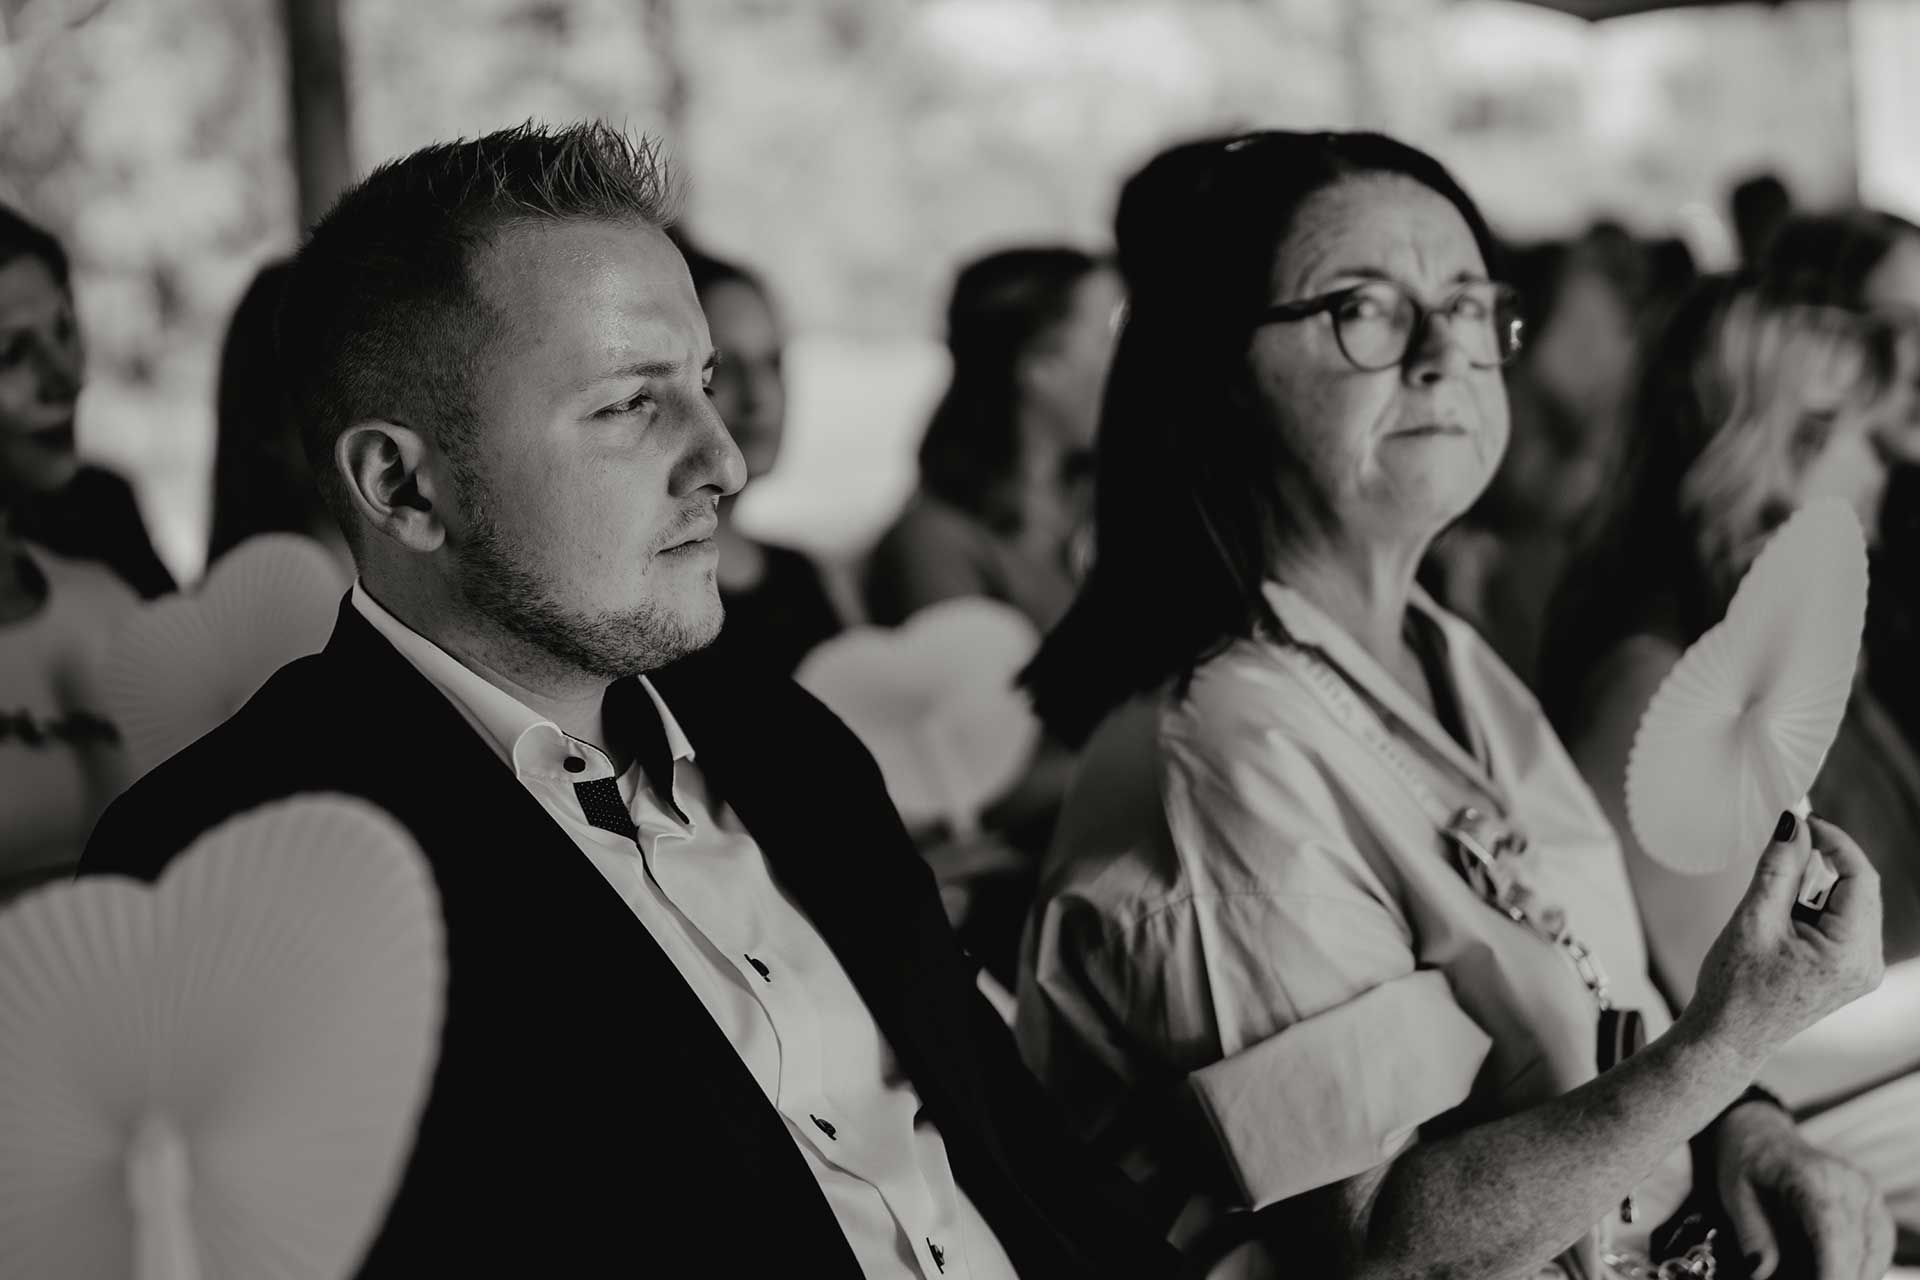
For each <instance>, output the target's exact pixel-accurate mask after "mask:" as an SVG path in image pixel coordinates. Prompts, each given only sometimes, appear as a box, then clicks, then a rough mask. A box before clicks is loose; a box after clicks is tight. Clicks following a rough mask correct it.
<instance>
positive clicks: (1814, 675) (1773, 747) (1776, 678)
mask: <svg viewBox="0 0 1920 1280" xmlns="http://www.w3.org/2000/svg"><path fill="white" fill-rule="evenodd" d="M1866 610H1867V549H1866V543H1865V541H1864V540H1863V539H1862V537H1861V534H1860V525H1859V522H1858V520H1857V519H1856V518H1855V517H1854V514H1853V512H1852V510H1851V509H1849V508H1848V507H1847V506H1846V505H1845V504H1843V503H1840V502H1837V501H1831V500H1823V501H1819V502H1814V503H1809V504H1808V505H1807V506H1805V507H1803V508H1801V509H1800V510H1799V511H1798V512H1796V513H1795V514H1794V515H1793V517H1792V518H1791V519H1789V520H1788V521H1787V522H1786V524H1784V525H1782V526H1781V528H1780V529H1779V530H1778V531H1777V532H1776V533H1775V534H1774V535H1773V537H1772V538H1771V539H1769V540H1768V542H1767V545H1766V546H1765V547H1764V548H1762V550H1761V552H1760V554H1759V556H1758V557H1757V558H1756V559H1755V560H1754V562H1753V567H1752V568H1751V569H1749V570H1748V571H1747V575H1746V577H1745V578H1743V579H1741V582H1740V586H1739V589H1738V590H1737V591H1735V593H1734V596H1733V602H1732V604H1730V605H1729V606H1728V608H1727V616H1726V617H1725V618H1724V619H1723V620H1722V621H1721V622H1720V624H1719V625H1718V626H1715V627H1714V628H1713V629H1712V630H1710V631H1708V632H1707V633H1706V634H1705V635H1703V636H1701V637H1700V638H1699V639H1698V640H1697V641H1695V642H1694V643H1693V644H1692V645H1691V646H1690V647H1689V648H1688V649H1687V651H1686V653H1685V654H1683V655H1681V658H1680V661H1679V662H1678V663H1677V664H1675V666H1674V668H1673V670H1672V671H1670V672H1668V673H1667V678H1666V679H1665V680H1664V681H1663V682H1662V683H1661V685H1660V688H1659V689H1658V690H1657V691H1655V693H1654V695H1653V698H1652V700H1651V701H1650V702H1649V703H1648V704H1647V709H1646V711H1645V713H1644V714H1643V715H1642V716H1641V718H1640V727H1639V730H1638V732H1636V734H1635V735H1634V741H1633V751H1632V754H1631V755H1630V756H1629V757H1628V761H1627V816H1628V818H1629V819H1630V820H1631V821H1632V823H1633V831H1634V835H1635V837H1636V838H1638V840H1639V841H1640V844H1641V847H1642V848H1644V849H1645V850H1646V851H1647V854H1648V856H1650V857H1652V858H1654V859H1655V860H1657V861H1658V862H1660V863H1662V864H1664V865H1665V866H1667V867H1670V868H1672V869H1673V870H1675V871H1679V872H1682V873H1686V874H1693V875H1704V874H1707V873H1709V872H1712V871H1717V870H1720V869H1722V868H1724V867H1729V866H1732V865H1734V864H1735V863H1736V862H1739V861H1741V860H1743V859H1744V860H1748V861H1751V860H1752V859H1755V858H1758V857H1759V856H1760V852H1761V850H1763V849H1764V848H1766V845H1767V841H1768V840H1769V839H1770V838H1771V832H1772V829H1773V826H1774V824H1775V823H1776V822H1777V821H1779V818H1780V813H1781V811H1782V810H1785V809H1789V808H1792V807H1793V806H1794V805H1795V804H1796V803H1798V802H1799V801H1800V800H1801V798H1802V797H1804V796H1805V795H1806V792H1807V789H1808V788H1809V787H1811V786H1812V785H1813V780H1814V778H1815V777H1816V776H1817V775H1818V774H1819V772H1820V766H1821V763H1822V762H1823V761H1825V759H1826V756H1827V749H1828V748H1829V747H1831V746H1832V745H1833V739H1834V735H1835V734H1836V733H1837V732H1838V731H1839V728H1840V720H1841V717H1842V716H1844V715H1845V714H1846V708H1847V698H1848V695H1849V694H1850V693H1851V691H1852V688H1853V674H1854V666H1855V663H1856V662H1857V660H1858V658H1859V652H1860V637H1861V633H1862V630H1863V629H1864V627H1865V625H1866Z"/></svg>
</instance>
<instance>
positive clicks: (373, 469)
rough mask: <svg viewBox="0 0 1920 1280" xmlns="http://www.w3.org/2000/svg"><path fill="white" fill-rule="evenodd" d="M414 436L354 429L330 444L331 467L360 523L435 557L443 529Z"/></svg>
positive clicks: (364, 426)
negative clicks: (331, 449) (340, 480)
mask: <svg viewBox="0 0 1920 1280" xmlns="http://www.w3.org/2000/svg"><path fill="white" fill-rule="evenodd" d="M429 453H430V450H429V448H428V446H427V441H426V438H425V437H424V436H422V435H421V434H420V433H419V432H418V431H415V430H414V429H413V428H411V427H403V426H400V425H399V424H397V423H392V422H386V421H382V420H379V419H374V420H370V421H367V422H359V423H355V424H354V425H353V426H351V427H348V428H347V429H346V430H345V431H343V432H341V433H340V438H339V439H338V440H337V441H335V442H334V446H333V464H334V466H335V467H336V468H338V470H339V472H340V475H341V479H342V480H343V481H344V482H345V484H346V489H347V496H348V498H349V499H350V500H351V501H352V503H353V507H354V510H355V511H356V512H357V513H358V514H359V516H360V518H361V519H362V520H364V521H366V523H367V524H368V525H369V526H370V527H372V528H373V529H374V530H375V531H376V532H379V533H383V534H385V535H386V536H387V537H389V538H392V539H393V540H394V541H396V542H398V543H400V544H401V545H402V546H404V547H406V548H407V549H408V550H409V551H420V552H430V551H437V550H439V548H440V545H441V544H442V543H443V542H445V541H446V538H447V526H446V524H445V523H444V521H442V519H441V517H440V513H439V511H437V510H436V509H435V503H436V502H437V501H438V500H439V499H440V497H441V496H442V495H440V494H439V493H438V491H437V487H436V484H435V481H434V477H433V475H432V473H431V471H430V470H429V469H428V467H427V465H426V463H427V458H428V455H429Z"/></svg>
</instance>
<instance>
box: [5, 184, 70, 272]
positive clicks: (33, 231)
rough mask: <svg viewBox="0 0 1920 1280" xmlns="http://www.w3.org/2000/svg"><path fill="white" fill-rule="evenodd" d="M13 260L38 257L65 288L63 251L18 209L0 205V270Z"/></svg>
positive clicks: (47, 232) (65, 255)
mask: <svg viewBox="0 0 1920 1280" xmlns="http://www.w3.org/2000/svg"><path fill="white" fill-rule="evenodd" d="M15 258H38V259H40V261H42V262H44V263H46V264H47V270H48V271H51V272H52V273H53V278H54V280H55V282H56V283H58V284H59V286H60V287H61V288H62V289H65V288H67V287H68V286H67V273H68V266H67V251H66V250H65V249H64V248H62V247H61V244H60V242H59V241H58V240H57V239H55V238H54V236H53V233H52V232H50V231H48V230H46V229H45V228H44V227H40V226H36V225H35V224H34V223H32V222H29V221H28V220H27V219H26V218H25V217H23V216H22V215H21V214H20V213H19V211H18V210H16V209H14V208H12V207H11V206H9V205H5V204H0V267H4V266H6V265H7V264H8V263H9V262H12V261H13V260H14V259H15Z"/></svg>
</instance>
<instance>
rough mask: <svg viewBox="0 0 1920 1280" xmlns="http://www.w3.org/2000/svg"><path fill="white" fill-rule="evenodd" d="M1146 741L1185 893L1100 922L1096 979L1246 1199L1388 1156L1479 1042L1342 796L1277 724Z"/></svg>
mask: <svg viewBox="0 0 1920 1280" xmlns="http://www.w3.org/2000/svg"><path fill="white" fill-rule="evenodd" d="M1186 723H1187V724H1188V725H1189V726H1194V725H1196V723H1198V724H1199V727H1200V729H1201V730H1202V732H1197V733H1193V734H1190V735H1187V736H1184V737H1183V736H1182V735H1180V734H1178V733H1169V734H1163V737H1162V739H1161V743H1162V750H1163V754H1164V759H1163V765H1162V802H1163V806H1164V809H1165V813H1166V818H1167V828H1168V833H1169V835H1170V837H1171V840H1172V845H1173V848H1174V850H1175V853H1176V855H1177V856H1178V858H1179V860H1180V863H1181V866H1182V869H1183V872H1184V873H1185V875H1186V877H1187V879H1188V881H1189V883H1190V884H1191V885H1192V888H1193V892H1192V893H1191V894H1190V895H1189V896H1185V897H1183V898H1181V899H1179V900H1177V901H1176V902H1174V903H1173V904H1171V905H1168V906H1166V907H1165V908H1163V909H1161V910H1158V911H1156V912H1154V913H1152V914H1151V915H1148V916H1146V917H1144V918H1142V919H1139V920H1136V921H1133V922H1129V923H1127V924H1126V925H1125V926H1124V927H1122V928H1110V929H1109V930H1107V932H1106V945H1105V946H1104V947H1103V948H1102V951H1103V954H1101V955H1099V956H1097V957H1093V958H1091V963H1090V965H1089V966H1088V967H1089V968H1091V969H1094V970H1097V971H1102V972H1103V976H1102V978H1101V979H1100V980H1099V981H1098V982H1097V984H1096V985H1097V987H1098V988H1099V990H1100V991H1101V992H1102V994H1103V996H1104V997H1105V998H1106V999H1110V1000H1114V1001H1116V1002H1117V1003H1116V1007H1115V1008H1114V1013H1115V1014H1116V1015H1117V1017H1118V1019H1119V1020H1120V1021H1121V1022H1122V1023H1124V1024H1125V1025H1126V1027H1127V1028H1128V1031H1129V1032H1130V1034H1131V1035H1132V1036H1133V1037H1136V1038H1138V1039H1141V1040H1145V1041H1147V1042H1149V1044H1150V1045H1151V1046H1152V1047H1153V1049H1154V1050H1155V1051H1156V1052H1158V1053H1159V1054H1162V1055H1164V1058H1163V1060H1164V1061H1168V1062H1171V1063H1175V1064H1178V1067H1179V1069H1180V1070H1182V1071H1184V1073H1185V1077H1186V1084H1187V1086H1188V1089H1189V1090H1190V1092H1191V1095H1192V1101H1194V1102H1197V1104H1198V1105H1197V1107H1193V1108H1187V1109H1186V1110H1187V1112H1188V1113H1189V1114H1192V1115H1197V1116H1199V1117H1200V1118H1201V1121H1202V1123H1203V1124H1204V1126H1205V1128H1206V1130H1207V1133H1205V1134H1203V1135H1198V1136H1201V1137H1203V1138H1206V1139H1209V1140H1210V1145H1211V1146H1212V1147H1213V1148H1214V1149H1216V1150H1217V1151H1218V1152H1219V1154H1220V1155H1221V1156H1222V1157H1223V1159H1224V1162H1225V1164H1226V1166H1227V1169H1228V1170H1229V1172H1230V1174H1231V1177H1232V1180H1233V1182H1234V1183H1235V1184H1237V1185H1236V1187H1235V1190H1236V1191H1237V1192H1238V1195H1239V1196H1240V1197H1241V1198H1243V1200H1244V1202H1245V1203H1246V1204H1247V1205H1248V1206H1249V1207H1252V1208H1260V1207H1263V1206H1265V1205H1269V1204H1272V1203H1275V1202H1277V1201H1280V1200H1284V1199H1287V1198H1289V1197H1292V1196H1295V1195H1299V1194H1301V1193H1302V1192H1305V1191H1309V1190H1312V1189H1313V1188H1315V1187H1320V1186H1325V1185H1329V1184H1331V1183H1335V1182H1338V1181H1341V1180H1343V1179H1346V1178H1349V1177H1352V1176H1353V1175H1355V1174H1358V1173H1362V1172H1365V1171H1366V1170H1369V1169H1373V1168H1376V1167H1378V1166H1380V1165H1381V1164H1383V1163H1385V1162H1387V1161H1389V1160H1391V1159H1392V1158H1393V1157H1394V1156H1396V1155H1397V1154H1399V1153H1400V1152H1401V1151H1402V1150H1404V1149H1405V1148H1406V1147H1407V1146H1408V1145H1410V1144H1411V1143H1412V1142H1413V1141H1415V1139H1416V1138H1417V1136H1418V1129H1419V1127H1420V1125H1422V1124H1423V1123H1425V1122H1426V1121H1428V1120H1431V1119H1433V1118H1434V1117H1435V1116H1438V1115H1440V1114H1442V1113H1444V1112H1447V1111H1450V1110H1452V1109H1453V1108H1454V1107H1456V1106H1458V1105H1459V1104H1460V1103H1461V1102H1462V1101H1464V1100H1465V1099H1466V1097H1467V1096H1468V1093H1469V1091H1470V1090H1471V1088H1472V1085H1473V1081H1474V1078H1475V1076H1476V1075H1477V1073H1478V1071H1479V1069H1480V1065H1481V1063H1482V1062H1483V1061H1484V1060H1485V1058H1486V1055H1487V1051H1488V1048H1489V1046H1490V1044H1491V1041H1490V1040H1489V1039H1488V1037H1487V1035H1486V1034H1485V1032H1484V1031H1482V1030H1481V1028H1480V1027H1479V1026H1477V1025H1476V1024H1475V1023H1474V1021H1473V1020H1472V1019H1471V1018H1469V1017H1468V1016H1467V1014H1466V1013H1465V1012H1464V1011H1463V1010H1462V1009H1461V1007H1460V1005H1459V1004H1458V1003H1457V1002H1456V1000H1455V998H1454V995H1453V992H1452V989H1451V988H1450V986H1449V984H1448V981H1447V978H1446V977H1445V976H1444V975H1443V974H1441V973H1440V972H1438V971H1435V970H1430V969H1427V970H1423V969H1420V968H1418V967H1417V966H1416V961H1415V956H1414V950H1413V939H1412V935H1411V932H1410V929H1409V926H1408V923H1407V918H1406V915H1405V914H1404V913H1403V912H1402V910H1401V908H1400V906H1399V905H1398V904H1397V902H1396V901H1395V898H1394V893H1395V887H1394V886H1395V881H1394V879H1393V878H1392V876H1391V871H1390V869H1389V868H1387V867H1385V866H1384V864H1383V863H1379V862H1376V861H1371V860H1369V859H1368V858H1367V857H1365V856H1363V855H1362V853H1361V852H1360V842H1362V841H1364V840H1365V839H1366V838H1367V837H1366V835H1365V833H1364V832H1363V831H1359V830H1358V829H1356V828H1354V827H1351V826H1350V824H1353V823H1354V822H1355V818H1354V816H1353V815H1354V814H1355V812H1356V810H1355V806H1356V804H1359V803H1361V800H1360V798H1359V797H1356V796H1353V795H1343V794H1341V793H1339V792H1338V791H1337V790H1336V785H1335V783H1334V781H1333V780H1332V779H1331V778H1330V777H1329V775H1328V774H1327V773H1326V772H1325V771H1323V770H1322V769H1321V768H1320V767H1319V766H1318V765H1317V764H1316V763H1315V762H1313V761H1312V760H1310V759H1309V758H1307V757H1306V755H1305V754H1304V753H1303V752H1301V751H1300V750H1299V749H1298V748H1297V747H1295V746H1293V745H1292V744H1290V743H1289V742H1288V741H1286V740H1285V739H1284V737H1282V736H1281V735H1279V734H1275V733H1272V732H1262V731H1258V730H1249V731H1247V732H1244V733H1235V732H1233V731H1232V729H1231V725H1230V724H1229V725H1228V726H1226V727H1222V726H1221V725H1220V724H1219V723H1218V722H1217V721H1214V720H1211V719H1208V720H1205V721H1202V722H1196V721H1195V720H1193V719H1191V718H1189V719H1188V720H1187V721H1186Z"/></svg>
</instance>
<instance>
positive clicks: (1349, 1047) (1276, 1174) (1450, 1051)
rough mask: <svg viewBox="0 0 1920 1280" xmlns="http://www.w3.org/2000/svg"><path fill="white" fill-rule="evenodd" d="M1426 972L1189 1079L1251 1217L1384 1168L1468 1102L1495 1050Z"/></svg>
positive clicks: (1439, 979)
mask: <svg viewBox="0 0 1920 1280" xmlns="http://www.w3.org/2000/svg"><path fill="white" fill-rule="evenodd" d="M1492 1043H1493V1042H1492V1041H1491V1040H1490V1039H1489V1038H1488V1037H1487V1034H1486V1032H1484V1031H1482V1030H1481V1029H1480V1028H1479V1026H1477V1025H1476V1024H1475V1023H1474V1021H1473V1020H1472V1019H1471V1018H1469V1017H1468V1016H1467V1015H1466V1013H1465V1012H1464V1011H1463V1010H1462V1009H1461V1008H1460V1006H1459V1005H1458V1004H1457V1003H1456V1002H1455V1001H1454V998H1453V991H1452V989H1451V988H1450V987H1449V986H1448V985H1447V979H1446V977H1445V975H1444V974H1441V973H1440V972H1438V971H1437V970H1431V969H1422V970H1417V971H1415V972H1413V973H1410V974H1408V975H1407V976H1406V977H1403V978H1396V979H1394V980H1392V981H1390V982H1385V983H1382V984H1381V985H1379V986H1377V987H1375V988H1373V989H1372V990H1371V991H1368V992H1367V993H1366V994H1364V995H1360V996H1356V997H1355V998H1354V999H1352V1000H1349V1001H1348V1002H1347V1003H1345V1004H1343V1005H1340V1006H1339V1007H1337V1008H1334V1009H1329V1010H1328V1011H1327V1012H1325V1013H1322V1014H1318V1015H1316V1016H1315V1017H1312V1018H1308V1019H1306V1020H1305V1021H1303V1022H1297V1023H1295V1024H1294V1025H1292V1026H1290V1027H1288V1028H1287V1029H1286V1030H1284V1031H1281V1032H1280V1033H1278V1034H1277V1035H1273V1036H1270V1037H1268V1038H1267V1039H1265V1040H1262V1041H1261V1042H1260V1043H1258V1044H1256V1045H1253V1046H1252V1047H1250V1048H1248V1049H1245V1050H1243V1051H1242V1052H1240V1053H1237V1054H1235V1055H1233V1056H1232V1057H1231V1058H1224V1059H1222V1060H1221V1061H1219V1062H1216V1063H1214V1064H1213V1065H1212V1066H1209V1067H1203V1068H1201V1069H1200V1070H1199V1071H1196V1072H1194V1073H1193V1074H1192V1075H1190V1076H1188V1078H1187V1082H1188V1084H1189V1086H1190V1087H1191V1088H1192V1090H1193V1094H1194V1097H1195V1098H1196V1100H1197V1101H1198V1103H1199V1106H1200V1110H1201V1112H1202V1114H1204V1115H1205V1117H1206V1120H1207V1123H1208V1124H1209V1125H1210V1126H1211V1127H1212V1129H1213V1136H1214V1139H1215V1141H1216V1143H1217V1144H1218V1147H1219V1150H1220V1152H1221V1154H1222V1155H1223V1156H1224V1157H1225V1159H1226V1163H1227V1166H1228V1168H1229V1169H1230V1170H1231V1172H1232V1174H1233V1177H1234V1179H1235V1181H1236V1182H1237V1183H1238V1185H1239V1189H1240V1192H1241V1194H1242V1195H1243V1196H1244V1197H1245V1199H1246V1203H1247V1206H1248V1207H1249V1208H1252V1209H1263V1208H1265V1207H1266V1206H1268V1205H1270V1204H1275V1203H1277V1202H1279V1201H1281V1200H1286V1199H1289V1198H1291V1197H1293V1196H1297V1195H1299V1194H1301V1193H1302V1192H1305V1191H1311V1190H1313V1189H1314V1188H1315V1187H1324V1186H1328V1185H1330V1184H1332V1183H1335V1182H1339V1181H1341V1180H1343V1179H1346V1178H1350V1177H1352V1176H1353V1175H1355V1174H1357V1173H1364V1172H1366V1171H1367V1170H1368V1169H1373V1168H1377V1167H1378V1166H1380V1165H1381V1164H1384V1163H1386V1162H1387V1161H1388V1160H1391V1159H1392V1158H1393V1157H1394V1156H1396V1155H1398V1154H1399V1153H1400V1152H1401V1151H1402V1150H1404V1149H1405V1148H1406V1147H1407V1146H1408V1145H1409V1144H1410V1142H1411V1141H1412V1139H1413V1136H1414V1134H1415V1132H1416V1131H1417V1130H1418V1129H1419V1127H1420V1126H1421V1125H1422V1124H1423V1123H1425V1122H1426V1121H1428V1120H1431V1119H1432V1118H1433V1117H1435V1116H1437V1115H1441V1114H1442V1113H1444V1112H1447V1111H1450V1110H1452V1109H1453V1108H1454V1107H1457V1106H1459V1105H1460V1103H1462V1102H1464V1101H1465V1100H1466V1098H1467V1094H1468V1093H1469V1091H1470V1090H1471V1089H1472V1088H1473V1081H1474V1077H1475V1076H1476V1075H1477V1074H1478V1073H1479V1070H1480V1064H1481V1062H1483V1061H1484V1060H1485V1058H1486V1056H1487V1050H1488V1048H1489V1047H1491V1045H1492Z"/></svg>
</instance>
